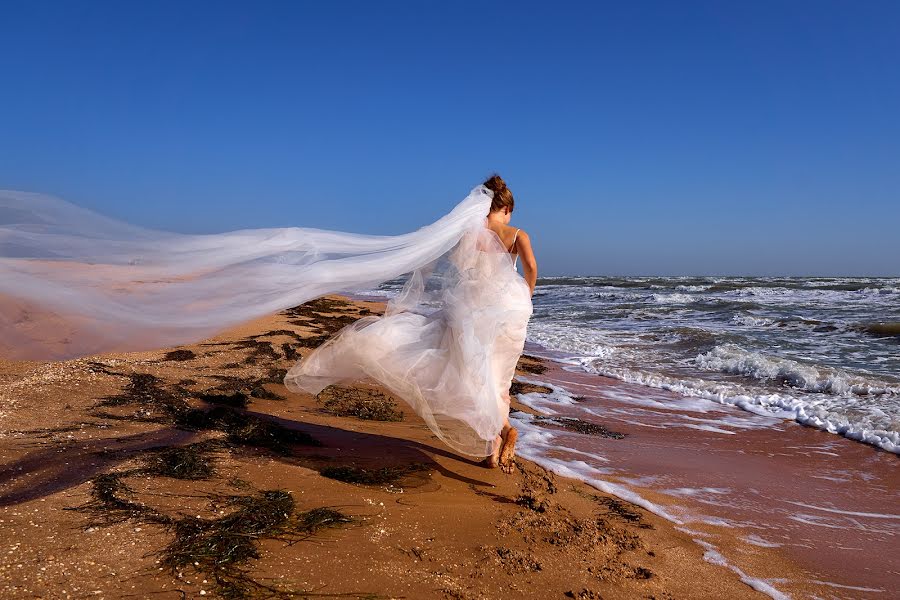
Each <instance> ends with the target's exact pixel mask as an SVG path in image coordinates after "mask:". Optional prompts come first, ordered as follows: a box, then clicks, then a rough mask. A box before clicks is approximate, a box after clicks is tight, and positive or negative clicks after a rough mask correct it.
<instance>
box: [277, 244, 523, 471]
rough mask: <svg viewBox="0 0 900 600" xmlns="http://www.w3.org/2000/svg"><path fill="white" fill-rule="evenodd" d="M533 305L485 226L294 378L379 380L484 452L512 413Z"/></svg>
mask: <svg viewBox="0 0 900 600" xmlns="http://www.w3.org/2000/svg"><path fill="white" fill-rule="evenodd" d="M531 313H532V304H531V294H530V291H529V289H528V286H527V284H526V283H525V281H524V280H523V279H522V277H521V276H520V275H519V274H518V273H517V272H516V270H515V267H514V265H513V262H512V259H511V257H510V255H509V254H508V253H507V252H506V251H505V249H504V248H503V247H502V245H501V244H500V241H499V238H497V236H496V234H494V233H493V232H492V231H490V230H489V229H487V228H484V227H479V228H476V229H473V230H472V231H470V232H468V233H467V234H466V235H464V236H463V238H462V239H461V240H460V242H459V244H458V245H457V246H456V247H455V248H454V249H453V251H451V252H450V253H448V255H446V256H445V257H442V259H440V260H438V261H436V262H435V263H434V264H432V265H429V267H428V268H427V269H423V270H419V271H417V272H416V273H413V275H412V276H411V277H410V279H409V281H408V282H407V284H406V286H405V287H404V289H403V291H402V292H401V293H400V294H399V295H398V297H397V298H395V299H394V300H392V301H391V302H390V303H389V305H388V308H387V310H386V312H385V315H384V316H381V317H364V318H362V319H360V320H358V321H356V322H354V323H352V324H350V325H348V326H347V327H345V328H344V329H343V330H341V331H340V332H338V333H337V334H336V335H335V336H334V337H332V338H331V339H329V340H328V341H326V342H325V343H324V344H323V345H322V346H320V347H319V348H317V349H316V350H314V351H313V352H312V353H311V354H310V355H308V356H306V357H305V358H303V359H302V360H301V361H300V362H298V363H297V364H295V365H294V366H293V368H291V369H290V370H289V371H288V373H287V376H286V377H285V385H286V386H287V387H288V388H289V389H291V390H293V391H296V392H308V393H311V394H317V393H318V392H320V391H321V390H322V389H324V388H325V387H327V386H328V385H331V384H334V383H338V382H349V381H357V380H374V381H376V382H378V383H380V384H381V385H383V386H384V387H385V388H387V389H388V390H390V391H391V392H392V393H393V394H394V395H396V396H397V397H399V398H401V399H403V400H404V401H405V402H406V403H407V404H409V406H410V407H411V408H412V409H413V410H414V411H415V412H416V414H418V415H419V416H420V417H422V419H423V420H424V421H425V423H426V424H427V425H428V427H429V428H430V429H431V430H432V431H433V432H434V434H435V435H436V436H437V437H438V438H440V439H441V440H442V441H443V442H445V443H446V444H447V445H448V446H450V447H451V448H453V449H455V450H456V451H458V452H460V453H462V454H466V455H470V456H473V457H484V456H487V455H489V454H491V453H492V451H493V449H494V447H495V440H496V437H497V435H498V434H499V433H500V431H501V429H502V427H503V424H504V421H505V419H506V417H507V416H508V414H509V387H510V384H511V382H512V378H513V375H514V373H515V368H516V362H517V361H518V358H519V356H520V355H521V353H522V349H523V346H524V343H525V333H526V326H527V324H528V320H529V318H530V316H531Z"/></svg>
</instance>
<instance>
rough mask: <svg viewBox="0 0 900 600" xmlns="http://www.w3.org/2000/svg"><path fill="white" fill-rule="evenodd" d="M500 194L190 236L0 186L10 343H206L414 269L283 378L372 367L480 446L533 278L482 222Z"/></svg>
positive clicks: (141, 346)
mask: <svg viewBox="0 0 900 600" xmlns="http://www.w3.org/2000/svg"><path fill="white" fill-rule="evenodd" d="M491 199H492V192H491V191H490V190H489V189H487V188H486V187H484V186H477V187H475V188H474V189H473V190H472V191H471V192H470V193H469V194H468V196H466V197H465V198H464V199H463V200H462V201H461V202H460V203H459V204H457V205H456V206H455V207H454V208H453V209H452V210H451V211H450V212H449V213H447V214H446V215H444V216H443V217H441V218H440V219H438V220H437V221H435V222H434V223H431V224H430V225H426V226H424V227H422V228H420V229H418V230H416V231H414V232H411V233H407V234H403V235H397V236H379V235H364V234H354V233H344V232H338V231H325V230H320V229H309V228H298V227H285V228H273V229H247V230H240V231H232V232H227V233H221V234H207V235H187V234H178V233H171V232H163V231H156V230H151V229H145V228H141V227H137V226H133V225H130V224H127V223H123V222H121V221H117V220H114V219H110V218H108V217H105V216H103V215H100V214H97V213H95V212H92V211H89V210H86V209H83V208H80V207H78V206H76V205H73V204H71V203H68V202H65V201H63V200H60V199H58V198H54V197H50V196H45V195H40V194H30V193H23V192H11V191H0V353H2V354H3V355H4V356H6V357H7V358H19V359H65V358H73V357H78V356H84V355H88V354H94V353H98V352H103V351H107V350H120V351H123V350H149V349H155V348H162V347H166V346H171V345H175V344H183V343H190V342H196V341H199V340H202V339H204V338H206V337H209V336H210V335H213V334H215V333H217V332H219V331H222V330H224V329H226V328H228V327H231V326H233V325H236V324H239V323H243V322H246V321H249V320H252V319H254V318H257V317H261V316H264V315H267V314H271V313H274V312H277V311H279V310H283V309H285V308H289V307H292V306H296V305H298V304H302V303H303V302H306V301H308V300H311V299H313V298H316V297H319V296H322V295H324V294H328V293H336V292H354V291H362V290H365V289H371V288H373V287H375V286H377V285H378V284H380V283H382V282H385V281H388V280H392V279H396V278H397V277H400V276H402V275H406V276H407V281H406V284H405V286H404V288H403V290H402V292H401V293H400V294H399V295H398V296H397V297H396V298H394V299H393V300H392V301H391V302H390V303H389V306H388V309H387V312H386V314H385V316H384V317H369V318H365V319H362V320H361V321H359V322H357V323H354V324H353V325H351V326H349V327H347V328H345V329H344V330H343V331H341V332H340V333H339V334H337V335H336V336H335V337H334V338H332V339H331V340H329V341H328V342H327V343H326V344H324V345H323V346H321V347H320V348H319V349H317V350H316V351H315V352H313V353H312V354H311V355H309V356H307V357H305V358H304V359H302V360H301V361H300V362H299V363H298V364H297V365H295V366H294V367H293V368H292V369H291V370H290V371H289V373H288V376H287V378H286V380H285V384H286V385H287V386H288V387H289V388H291V389H293V390H295V391H307V392H311V393H316V392H318V391H319V390H321V389H322V388H324V387H325V386H327V385H329V384H331V383H336V382H338V381H346V380H355V379H360V378H371V379H375V380H377V381H379V382H380V383H382V384H384V385H385V386H387V387H388V388H389V389H391V390H392V391H393V392H394V393H396V394H397V395H398V396H400V397H402V398H403V399H404V400H406V401H407V402H409V404H410V405H411V406H412V407H413V408H414V409H415V410H416V412H417V413H418V414H420V415H421V416H422V417H423V418H424V419H425V421H426V423H428V425H429V427H431V429H432V430H433V431H434V432H435V433H436V434H437V435H438V437H440V438H441V439H442V440H444V441H445V442H446V443H448V444H449V445H451V446H452V447H454V448H455V449H457V450H458V451H460V452H463V453H466V454H470V455H473V456H484V455H486V454H488V453H489V452H490V448H491V445H492V443H493V439H494V437H495V436H496V434H497V432H498V431H499V429H500V427H501V426H502V421H503V417H505V414H506V411H507V410H508V404H506V403H508V398H507V396H506V392H507V391H508V388H509V383H510V380H511V378H512V375H513V369H514V368H515V360H516V359H517V357H518V354H519V353H520V352H521V350H522V345H523V344H524V332H525V325H526V323H527V320H528V318H529V316H530V314H531V301H530V294H529V291H528V288H527V285H526V284H525V282H524V280H522V278H521V277H520V276H519V275H518V273H516V272H515V269H514V266H513V265H512V261H511V258H510V256H509V254H508V253H507V252H506V250H505V248H503V247H502V245H501V243H500V241H499V238H497V236H496V234H494V233H493V232H491V231H490V230H489V229H487V228H486V227H485V217H486V215H487V213H488V211H489V209H490V204H491Z"/></svg>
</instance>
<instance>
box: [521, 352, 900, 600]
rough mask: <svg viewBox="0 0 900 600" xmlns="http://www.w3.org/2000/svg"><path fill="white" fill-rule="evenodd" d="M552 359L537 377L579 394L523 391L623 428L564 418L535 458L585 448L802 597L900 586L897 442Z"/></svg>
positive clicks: (748, 570) (547, 405)
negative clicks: (588, 431) (589, 429)
mask: <svg viewBox="0 0 900 600" xmlns="http://www.w3.org/2000/svg"><path fill="white" fill-rule="evenodd" d="M536 350H539V349H536ZM548 366H549V367H550V369H549V370H548V371H546V372H545V373H542V374H541V375H536V376H535V377H538V378H539V379H540V380H541V381H546V382H549V383H552V384H556V385H560V386H563V387H564V388H565V389H566V390H568V391H569V392H571V395H573V396H576V397H577V401H575V402H570V403H568V404H565V403H559V402H549V401H547V400H546V398H544V397H542V396H540V395H531V396H525V397H521V399H522V400H523V401H525V402H526V403H527V404H528V405H530V406H532V407H535V408H538V409H544V411H543V412H548V411H554V412H556V413H557V414H558V415H560V416H567V417H571V418H579V419H582V420H585V421H589V422H591V421H597V422H601V423H603V424H604V425H605V426H607V427H608V428H610V429H612V430H615V431H616V432H621V433H623V434H624V435H625V437H624V438H623V439H620V440H606V441H598V440H596V439H589V438H585V437H584V436H579V435H577V434H571V433H567V432H564V431H559V430H558V429H557V430H555V433H554V438H553V439H546V438H543V439H541V445H542V447H544V448H548V447H555V448H556V449H555V450H553V451H549V452H548V451H545V450H537V451H534V452H533V453H534V454H536V455H540V457H541V458H542V459H543V460H541V461H539V462H542V463H543V464H547V462H546V461H552V460H554V459H557V460H565V461H572V460H575V461H584V462H585V463H586V464H585V465H584V467H583V469H582V470H581V475H583V476H590V477H595V478H597V479H599V480H602V481H604V482H607V483H610V484H613V485H620V486H622V487H623V489H624V490H627V491H631V492H634V493H636V494H638V495H640V496H641V497H642V498H644V499H646V500H647V501H649V502H652V503H653V504H654V505H655V506H656V507H658V509H659V511H660V512H664V513H665V514H667V515H669V516H670V518H672V519H673V520H676V521H678V522H680V524H681V525H680V526H681V527H682V529H683V530H685V531H689V532H691V535H692V536H693V537H694V538H696V539H698V540H701V541H702V543H703V544H706V545H707V547H709V548H710V549H712V550H714V551H716V552H718V553H719V554H721V555H722V556H723V557H724V559H725V560H727V561H728V563H729V564H731V565H732V567H734V568H736V569H740V570H741V571H742V572H743V573H744V574H745V575H746V576H747V577H748V578H754V579H759V580H762V581H763V582H764V583H767V584H769V585H772V586H773V587H774V588H776V589H777V590H779V591H781V592H784V593H787V594H790V595H791V596H793V597H801V598H802V597H807V598H812V597H823V598H888V597H892V596H893V595H894V594H895V593H896V591H897V589H898V585H900V555H898V554H897V552H894V551H893V550H892V549H893V548H895V547H896V540H897V535H898V534H900V511H898V507H900V470H898V467H900V461H898V457H897V456H896V455H894V454H891V453H889V452H886V451H883V450H879V449H876V448H873V447H871V446H869V445H866V444H862V443H859V442H854V441H852V440H849V439H846V438H843V437H840V436H837V435H834V434H829V433H826V432H823V431H820V430H818V429H813V428H808V427H804V426H802V425H799V424H797V423H796V422H793V421H783V420H780V419H775V418H771V417H767V416H760V415H756V414H752V413H749V412H746V411H743V410H740V409H738V408H735V407H733V406H727V405H721V404H718V403H715V402H712V401H707V400H702V399H696V398H685V397H682V396H679V395H677V394H674V393H670V392H666V391H664V390H654V389H649V388H646V387H642V386H637V385H633V384H628V383H624V382H621V381H617V380H613V379H608V378H605V377H600V376H597V375H592V374H587V373H583V372H579V371H577V370H574V369H572V370H564V369H562V368H560V366H559V365H556V364H554V363H549V364H548ZM533 429H534V428H533ZM563 447H565V448H570V449H571V450H572V451H565V450H562V448H563ZM588 455H591V456H590V457H589V456H588ZM785 558H787V559H789V560H790V563H791V565H792V566H791V567H788V568H784V567H785V565H784V564H783V562H782V561H783V560H784V559H785ZM795 566H799V567H800V569H801V571H800V573H799V574H797V573H796V572H794V573H792V571H794V567H795ZM798 575H799V576H798Z"/></svg>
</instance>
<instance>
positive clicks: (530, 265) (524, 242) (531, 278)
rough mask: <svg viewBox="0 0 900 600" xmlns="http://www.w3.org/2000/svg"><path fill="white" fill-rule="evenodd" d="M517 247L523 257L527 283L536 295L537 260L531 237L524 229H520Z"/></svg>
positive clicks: (520, 256) (523, 268)
mask: <svg viewBox="0 0 900 600" xmlns="http://www.w3.org/2000/svg"><path fill="white" fill-rule="evenodd" d="M516 249H517V250H518V251H519V258H521V259H522V271H523V275H524V277H525V283H527V284H528V289H530V290H531V295H532V296H533V295H534V286H535V284H536V283H537V260H535V258H534V250H533V249H532V247H531V238H529V237H528V234H527V233H525V232H524V231H519V237H518V238H516Z"/></svg>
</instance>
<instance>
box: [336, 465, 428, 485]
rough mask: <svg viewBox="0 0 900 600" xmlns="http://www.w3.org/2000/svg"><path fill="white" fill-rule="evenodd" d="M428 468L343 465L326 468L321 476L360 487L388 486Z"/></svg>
mask: <svg viewBox="0 0 900 600" xmlns="http://www.w3.org/2000/svg"><path fill="white" fill-rule="evenodd" d="M427 468H428V466H427V465H425V464H422V463H412V464H409V465H399V466H391V467H381V468H378V469H366V468H363V467H357V466H354V465H342V466H333V467H325V468H323V469H322V470H320V471H319V474H320V475H322V476H323V477H328V478H329V479H335V480H337V481H343V482H344V483H355V484H358V485H387V484H394V483H397V482H398V481H400V480H401V479H403V478H404V477H407V476H409V475H413V474H417V473H421V472H423V471H425V470H426V469H427Z"/></svg>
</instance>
